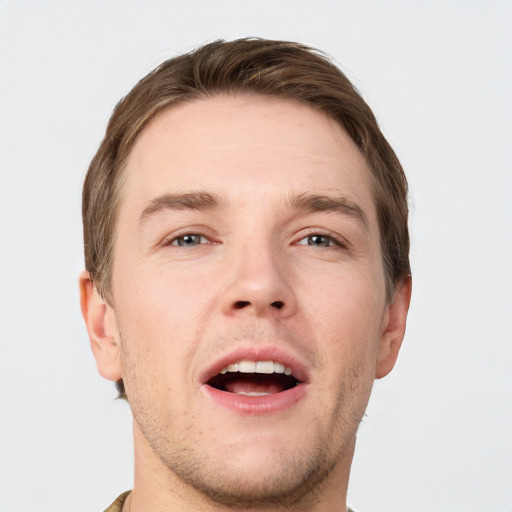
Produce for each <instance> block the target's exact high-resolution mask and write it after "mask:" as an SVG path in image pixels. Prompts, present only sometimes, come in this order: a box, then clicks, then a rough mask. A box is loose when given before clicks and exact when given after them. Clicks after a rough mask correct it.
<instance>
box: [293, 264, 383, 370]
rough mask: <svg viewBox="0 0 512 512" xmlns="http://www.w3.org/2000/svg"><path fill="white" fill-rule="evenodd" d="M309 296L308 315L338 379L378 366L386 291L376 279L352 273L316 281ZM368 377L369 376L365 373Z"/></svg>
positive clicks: (307, 303)
mask: <svg viewBox="0 0 512 512" xmlns="http://www.w3.org/2000/svg"><path fill="white" fill-rule="evenodd" d="M315 283H316V285H317V286H315V287H310V288H309V293H307V294H305V297H306V303H305V306H304V308H303V309H304V311H305V312H306V314H307V315H308V316H309V324H310V325H311V326H312V328H313V332H314V333H315V338H316V339H317V340H318V349H319V351H320V353H321V355H322V358H323V360H325V361H326V367H327V368H329V371H330V373H332V374H333V380H335V379H334V376H335V375H336V377H337V378H339V377H340V374H343V373H346V372H347V371H348V372H351V371H352V370H354V371H357V373H360V371H359V370H357V368H358V367H360V366H361V367H364V366H365V365H366V366H370V369H369V375H373V372H372V367H373V366H374V364H376V360H377V351H378V346H379V339H380V328H381V322H382V315H383V311H384V287H383V286H382V285H381V283H380V282H379V283H378V286H376V283H375V277H374V276H373V275H372V274H371V273H369V272H365V273H358V272H357V270H354V269H352V270H351V271H348V272H340V273H339V274H338V275H337V276H334V277H333V275H330V276H328V278H327V279H324V280H319V279H317V280H315ZM365 373H367V372H366V371H365Z"/></svg>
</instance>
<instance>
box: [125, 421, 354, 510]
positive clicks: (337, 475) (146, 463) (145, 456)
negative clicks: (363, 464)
mask: <svg viewBox="0 0 512 512" xmlns="http://www.w3.org/2000/svg"><path fill="white" fill-rule="evenodd" d="M133 430H134V449H135V480H134V486H133V490H132V492H131V494H130V495H129V496H128V498H127V500H126V502H125V505H124V507H123V512H176V511H180V512H181V511H187V512H196V511H197V512H242V511H243V512H345V510H346V497H347V488H348V480H349V474H350V465H351V463H352V457H353V454H354V448H355V439H354V441H353V442H352V443H351V444H350V446H348V447H347V449H346V450H345V452H346V453H344V456H343V457H342V458H341V460H339V461H338V463H337V464H336V465H335V466H334V467H333V468H332V470H331V471H330V473H329V474H328V475H327V476H326V477H325V479H324V480H323V481H322V482H320V483H319V484H318V485H317V486H316V487H315V488H314V489H313V490H312V491H311V492H310V493H308V495H307V496H303V497H302V498H301V499H299V500H297V501H296V502H295V503H289V504H286V505H283V504H276V505H275V506H269V505H264V506H257V505H256V506H247V505H245V504H243V505H236V504H235V505H224V504H220V503H216V502H215V501H214V500H212V499H211V498H209V497H208V496H206V495H204V494H203V493H202V492H200V491H198V490H197V489H195V488H193V487H192V486H190V485H188V484H187V483H185V482H183V481H182V480H181V479H180V478H179V477H178V476H177V475H175V474H174V473H173V472H172V471H171V470H170V469H169V468H168V467H167V466H166V465H165V464H164V463H163V462H162V461H161V460H160V459H159V458H158V457H157V456H156V454H155V453H154V451H153V449H152V448H151V446H150V445H149V443H148V442H147V440H146V438H145V437H144V435H143V434H142V432H141V431H140V429H139V428H138V426H137V424H136V422H134V424H133Z"/></svg>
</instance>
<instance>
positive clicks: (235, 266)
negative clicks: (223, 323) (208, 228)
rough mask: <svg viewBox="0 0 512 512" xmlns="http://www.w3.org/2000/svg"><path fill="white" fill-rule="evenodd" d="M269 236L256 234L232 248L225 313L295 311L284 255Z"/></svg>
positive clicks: (265, 313)
mask: <svg viewBox="0 0 512 512" xmlns="http://www.w3.org/2000/svg"><path fill="white" fill-rule="evenodd" d="M277 245H278V244H276V243H275V242H274V241H273V240H272V239H271V238H270V237H265V236H263V235H257V234H255V235H254V236H251V237H249V238H248V239H245V240H244V241H242V242H241V243H240V244H238V245H237V246H235V247H233V250H232V255H231V258H230V261H229V268H228V275H229V279H228V284H227V286H226V289H225V290H224V297H223V309H224V312H225V313H228V314H234V313H235V312H237V311H240V310H244V312H252V313H253V314H255V315H256V316H264V315H273V316H287V315H289V314H291V313H292V312H293V311H294V310H295V297H294V294H293V290H292V288H291V286H290V284H291V283H290V282H289V277H290V276H289V273H290V272H289V270H290V269H289V267H287V265H286V261H285V254H284V253H283V252H282V251H281V250H280V248H279V247H278V246H277Z"/></svg>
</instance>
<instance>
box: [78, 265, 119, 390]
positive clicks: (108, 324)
mask: <svg viewBox="0 0 512 512" xmlns="http://www.w3.org/2000/svg"><path fill="white" fill-rule="evenodd" d="M79 286H80V307H81V308H82V316H83V317H84V320H85V324H86V326H87V332H88V333H89V339H90V341H91V348H92V352H93V354H94V358H95V359H96V366H97V367H98V371H99V373H100V375H101V376H102V377H105V379H109V380H118V379H120V378H121V377H122V375H121V373H122V372H121V358H120V336H119V329H118V327H117V320H116V315H115V312H114V309H113V308H112V307H111V306H110V305H108V304H107V303H106V302H105V300H104V299H103V298H102V297H101V296H100V294H99V293H98V289H97V288H96V286H95V285H94V283H93V282H92V279H91V276H90V274H89V272H87V271H86V270H84V271H83V272H82V273H81V274H80V277H79Z"/></svg>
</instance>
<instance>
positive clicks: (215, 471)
mask: <svg viewBox="0 0 512 512" xmlns="http://www.w3.org/2000/svg"><path fill="white" fill-rule="evenodd" d="M257 448H258V447H255V449H254V450H251V451H250V452H247V451H246V452H245V453H244V454H243V455H244V456H243V457H239V458H237V457H236V456H231V457H229V458H224V460H223V461H222V464H219V459H218V458H216V460H215V461H213V462H212V460H208V459H203V460H202V461H201V462H200V463H199V464H194V465H193V466H192V465H190V464H187V465H179V464H175V462H176V461H173V462H174V464H173V463H170V464H167V466H168V468H169V469H170V470H171V471H172V472H173V473H174V474H175V475H176V476H178V478H180V480H181V481H183V482H185V483H186V484H188V485H190V486H191V487H192V488H194V489H195V491H197V492H199V493H200V494H201V495H202V496H203V497H204V498H206V499H207V500H208V501H210V502H211V503H213V504H217V505H223V506H231V507H237V508H241V509H265V508H271V507H276V506H283V507H287V506H291V505H293V504H295V503H297V502H298V501H301V503H302V504H303V503H304V502H305V501H310V500H314V495H316V491H318V489H319V488H320V486H321V484H322V482H323V481H324V480H326V478H327V477H328V476H329V474H330V473H331V471H332V470H333V468H334V466H335V461H336V458H335V457H332V456H331V457H330V456H329V455H330V454H327V453H326V452H327V450H326V449H316V450H311V449H310V450H309V451H308V450H307V449H305V448H306V447H304V446H303V453H302V454H300V453H298V452H297V451H295V452H289V451H286V455H283V452H281V453H279V451H277V450H273V452H270V450H269V451H267V450H265V449H263V453H262V451H261V448H260V450H258V449H257ZM265 452H266V453H265ZM248 456H249V457H248ZM313 490H315V492H314V493H313V492H312V491H313Z"/></svg>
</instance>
